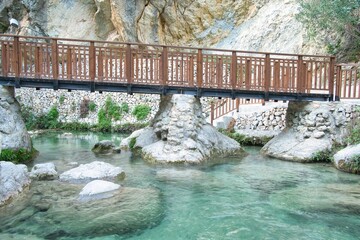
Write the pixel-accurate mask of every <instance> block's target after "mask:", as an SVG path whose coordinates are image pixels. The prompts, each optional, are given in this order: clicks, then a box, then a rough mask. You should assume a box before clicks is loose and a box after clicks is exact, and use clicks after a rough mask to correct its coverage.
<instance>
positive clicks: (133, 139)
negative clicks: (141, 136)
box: [129, 138, 136, 150]
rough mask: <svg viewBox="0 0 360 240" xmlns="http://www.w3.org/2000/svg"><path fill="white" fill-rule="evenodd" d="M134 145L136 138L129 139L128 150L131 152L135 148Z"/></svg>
mask: <svg viewBox="0 0 360 240" xmlns="http://www.w3.org/2000/svg"><path fill="white" fill-rule="evenodd" d="M135 144H136V138H131V139H130V141H129V148H130V149H131V150H133V149H134V147H135Z"/></svg>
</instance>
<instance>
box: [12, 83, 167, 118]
mask: <svg viewBox="0 0 360 240" xmlns="http://www.w3.org/2000/svg"><path fill="white" fill-rule="evenodd" d="M108 97H111V98H112V99H113V101H114V102H116V103H117V104H119V105H120V104H121V103H125V102H126V103H127V104H128V105H129V112H128V113H123V116H122V118H121V120H119V121H117V122H115V123H114V124H123V123H135V122H138V121H137V120H136V118H135V117H134V116H133V115H132V114H131V112H132V110H133V109H134V108H135V106H137V105H139V104H146V105H148V106H150V107H151V113H150V114H149V116H148V117H147V118H146V119H145V120H143V121H142V122H147V121H149V120H150V119H152V118H153V117H154V116H155V113H156V112H157V110H158V107H159V106H158V105H159V100H160V97H159V95H148V94H133V95H128V94H126V93H108V92H106V93H102V94H100V93H98V92H94V93H90V92H86V91H73V92H68V91H66V90H58V91H54V90H49V89H41V90H40V91H36V90H35V89H30V88H20V89H16V98H17V99H18V100H19V102H20V103H21V104H24V105H25V106H27V107H31V108H32V109H33V112H34V113H35V114H36V115H40V114H46V113H47V112H49V110H50V108H51V107H53V106H57V109H58V111H59V120H60V121H61V122H81V123H88V124H96V123H97V121H98V117H97V116H98V111H99V110H100V109H101V107H102V106H103V105H104V104H105V101H106V99H107V98H108ZM61 99H63V102H61ZM84 99H88V100H90V101H93V102H94V103H95V104H96V109H95V111H94V112H91V111H89V114H88V116H86V117H84V118H82V117H80V105H81V103H82V102H83V100H84Z"/></svg>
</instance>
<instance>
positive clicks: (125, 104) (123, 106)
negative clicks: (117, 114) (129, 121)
mask: <svg viewBox="0 0 360 240" xmlns="http://www.w3.org/2000/svg"><path fill="white" fill-rule="evenodd" d="M121 110H122V111H123V112H124V113H128V112H129V104H127V103H126V102H125V103H122V104H121Z"/></svg>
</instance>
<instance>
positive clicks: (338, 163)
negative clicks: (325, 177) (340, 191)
mask: <svg viewBox="0 0 360 240" xmlns="http://www.w3.org/2000/svg"><path fill="white" fill-rule="evenodd" d="M334 165H335V167H336V168H337V169H339V170H342V171H345V172H350V173H356V174H360V144H357V145H353V146H348V147H346V148H344V149H342V150H340V151H339V152H337V153H336V154H335V155H334Z"/></svg>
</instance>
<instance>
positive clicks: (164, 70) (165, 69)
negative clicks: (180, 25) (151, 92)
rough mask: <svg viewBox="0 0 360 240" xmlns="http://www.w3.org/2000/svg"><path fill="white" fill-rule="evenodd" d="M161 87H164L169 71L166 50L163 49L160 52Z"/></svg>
mask: <svg viewBox="0 0 360 240" xmlns="http://www.w3.org/2000/svg"><path fill="white" fill-rule="evenodd" d="M161 73H162V85H163V86H166V84H167V82H168V78H169V69H168V48H167V47H166V46H164V47H163V51H162V71H161Z"/></svg>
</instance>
